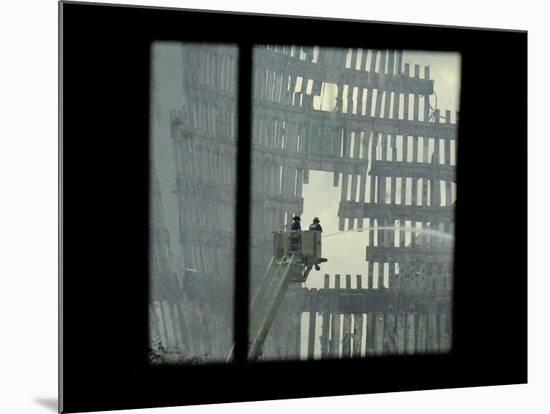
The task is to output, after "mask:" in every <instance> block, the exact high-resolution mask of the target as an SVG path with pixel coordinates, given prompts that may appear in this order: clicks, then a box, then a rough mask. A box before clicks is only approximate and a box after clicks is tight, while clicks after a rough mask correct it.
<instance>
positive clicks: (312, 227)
mask: <svg viewBox="0 0 550 414" xmlns="http://www.w3.org/2000/svg"><path fill="white" fill-rule="evenodd" d="M320 221H321V220H319V217H314V218H313V223H311V224H310V225H309V230H310V231H318V232H321V233H322V232H323V228H322V227H321V225H320V224H319V223H320ZM315 270H317V271H319V270H321V267H320V266H319V265H318V264H316V265H315Z"/></svg>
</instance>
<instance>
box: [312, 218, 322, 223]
mask: <svg viewBox="0 0 550 414" xmlns="http://www.w3.org/2000/svg"><path fill="white" fill-rule="evenodd" d="M320 221H321V220H319V217H314V218H313V222H314V223H319V222H320Z"/></svg>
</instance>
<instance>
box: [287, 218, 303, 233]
mask: <svg viewBox="0 0 550 414" xmlns="http://www.w3.org/2000/svg"><path fill="white" fill-rule="evenodd" d="M290 230H292V231H300V230H302V227H301V226H300V219H298V220H296V219H295V220H294V221H293V222H292V224H291V225H290Z"/></svg>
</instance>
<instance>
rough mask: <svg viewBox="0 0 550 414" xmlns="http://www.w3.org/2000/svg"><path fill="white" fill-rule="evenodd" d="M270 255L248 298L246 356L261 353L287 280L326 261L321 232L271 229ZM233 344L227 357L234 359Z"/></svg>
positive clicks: (300, 276)
mask: <svg viewBox="0 0 550 414" xmlns="http://www.w3.org/2000/svg"><path fill="white" fill-rule="evenodd" d="M273 250H274V251H273V257H272V258H271V260H270V262H269V265H268V266H267V269H266V271H265V273H264V275H263V277H262V279H261V281H260V284H259V286H258V288H257V289H256V292H255V294H254V296H253V298H252V301H251V302H250V312H249V319H250V324H249V326H250V330H249V332H250V342H249V347H248V360H249V361H254V360H257V359H258V358H260V357H261V355H262V350H263V346H264V343H265V340H266V338H267V336H268V334H269V330H270V328H271V325H272V324H273V321H274V320H275V317H276V316H277V311H278V310H279V307H280V305H281V303H282V301H283V298H284V295H285V292H286V291H287V289H288V286H289V285H290V283H303V282H305V281H306V280H307V277H308V275H309V273H310V272H311V269H312V267H313V266H315V265H318V264H320V263H323V262H326V261H327V259H324V258H322V257H321V232H319V231H309V230H308V231H290V232H274V233H273ZM234 347H235V346H234V345H233V346H232V347H231V350H230V352H229V355H228V356H227V361H231V360H232V359H233V352H234Z"/></svg>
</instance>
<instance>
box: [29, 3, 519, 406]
mask: <svg viewBox="0 0 550 414" xmlns="http://www.w3.org/2000/svg"><path fill="white" fill-rule="evenodd" d="M60 17H61V19H60V22H61V30H60V41H61V43H60V46H61V49H60V53H62V56H60V71H61V76H60V80H61V84H60V85H61V91H60V98H61V116H62V118H61V121H60V133H61V139H60V154H62V157H60V163H61V164H60V171H62V177H61V188H60V189H61V197H62V199H61V205H60V212H61V213H62V217H61V218H62V220H61V228H60V236H61V247H62V249H61V252H60V253H61V257H60V269H61V270H60V293H61V296H60V297H61V304H60V306H61V309H62V315H61V322H60V328H61V331H62V333H61V336H60V345H61V351H60V352H61V355H60V356H61V359H60V361H61V364H62V365H61V369H60V374H61V375H60V379H61V382H62V383H61V384H60V386H61V387H60V391H61V393H62V396H61V399H60V405H61V406H62V409H63V410H64V411H65V412H75V411H93V410H108V409H123V408H138V407H156V406H170V405H183V404H198V403H217V402H229V401H247V400H263V399H280V398H295V397H311V396H323V395H341V394H355V393H368V392H388V391H398V390H417V389H432V388H449V387H468V386H481V385H498V384H512V383H524V382H526V381H527V265H526V263H527V34H526V33H525V32H518V31H502V30H480V29H465V28H456V27H454V28H451V27H438V26H429V25H408V24H385V23H372V22H369V23H367V22H357V21H349V20H348V21H342V20H332V19H309V18H288V17H284V18H283V17H275V16H261V15H247V14H227V13H218V12H199V11H181V10H175V9H172V10H171V9H157V8H147V7H135V8H134V7H128V6H108V5H98V4H86V3H73V2H66V3H60ZM154 40H176V41H202V42H223V43H237V44H239V45H240V47H241V54H240V58H239V62H240V63H241V67H240V72H239V80H240V83H241V88H240V93H239V108H240V112H239V136H240V140H239V153H238V180H239V181H238V182H239V184H238V188H239V197H238V222H239V229H240V230H239V232H238V233H237V244H236V248H237V249H238V250H237V251H238V252H240V254H238V255H237V262H236V271H237V276H238V280H237V283H238V287H239V289H237V292H238V293H237V297H236V305H237V306H236V313H235V316H236V318H237V320H239V321H242V320H246V317H245V316H246V313H247V306H246V303H247V301H246V297H247V295H246V294H244V293H243V292H246V289H245V288H246V287H247V286H248V279H247V271H248V258H247V255H246V254H244V252H246V251H248V242H249V238H248V235H249V231H250V225H249V223H248V217H249V211H250V207H249V201H250V197H249V194H248V192H247V191H246V189H247V188H249V183H250V152H249V151H248V148H249V144H250V122H249V121H250V118H249V113H250V112H249V111H248V110H247V109H249V108H250V105H251V99H250V90H249V89H248V87H247V85H250V84H249V83H248V84H247V83H246V82H245V83H243V81H244V80H246V79H250V68H248V69H246V67H245V66H243V65H242V63H243V62H250V61H251V55H250V47H251V46H252V45H253V44H256V43H259V44H266V43H281V44H289V43H291V44H304V45H307V44H311V45H322V46H345V47H369V48H389V49H420V50H451V51H458V52H460V53H461V55H462V91H461V114H460V115H461V119H460V124H459V149H458V167H457V181H458V183H459V186H458V197H457V198H458V199H459V200H460V201H459V202H458V203H457V211H456V223H457V225H456V252H455V256H456V261H455V275H456V283H455V289H454V314H455V318H454V321H453V324H454V337H455V341H454V348H453V352H451V353H450V354H447V355H423V356H421V355H416V356H404V357H379V358H372V359H367V360H365V359H359V360H349V361H313V362H299V363H293V362H276V363H261V364H260V363H258V364H246V363H244V362H239V363H235V364H231V365H210V366H196V367H187V368H178V367H157V368H152V367H150V366H149V365H148V364H147V362H146V361H147V360H146V357H145V356H146V345H147V306H146V305H147V298H148V279H147V269H148V266H147V249H148V190H149V181H148V171H149V169H148V166H149V157H148V149H149V146H148V135H149V76H150V44H151V42H152V41H154ZM36 70H40V62H37V67H36ZM443 109H444V108H443ZM37 110H39V108H38V109H37ZM482 260H483V261H482ZM245 327H246V324H243V323H240V324H239V329H237V331H236V337H237V338H238V339H240V341H241V342H240V343H241V344H242V343H243V339H244V338H245V337H246V330H245V329H243V328H245ZM243 351H244V349H243V347H242V346H241V347H240V348H239V349H238V351H237V354H238V355H239V356H240V357H241V360H242V357H243V355H244V352H243Z"/></svg>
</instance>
